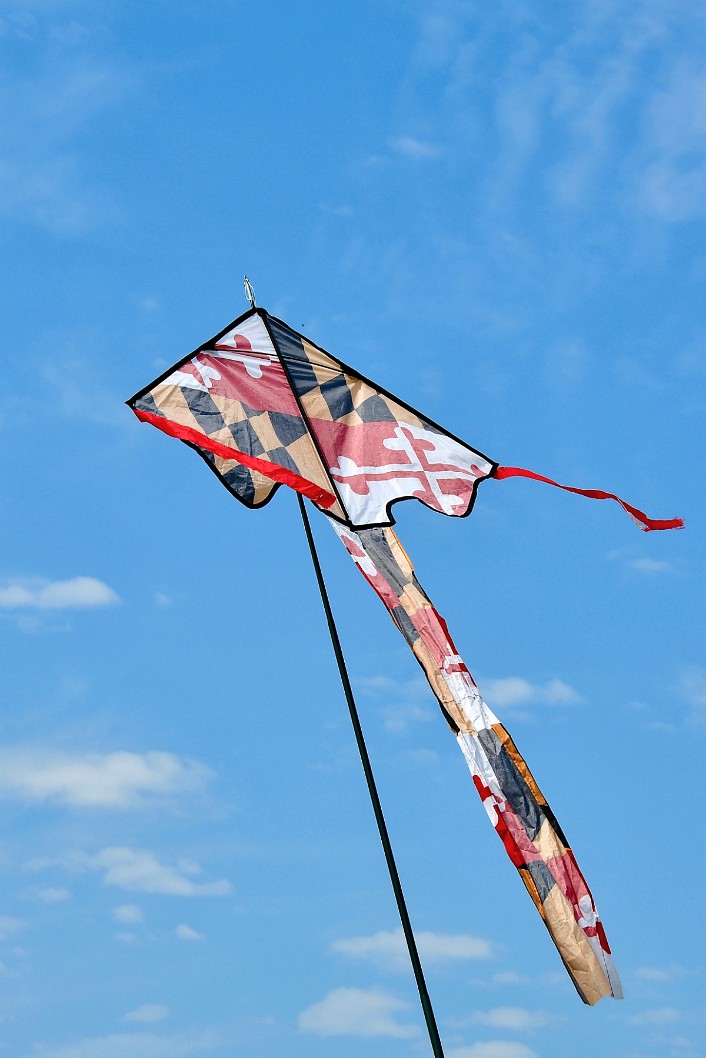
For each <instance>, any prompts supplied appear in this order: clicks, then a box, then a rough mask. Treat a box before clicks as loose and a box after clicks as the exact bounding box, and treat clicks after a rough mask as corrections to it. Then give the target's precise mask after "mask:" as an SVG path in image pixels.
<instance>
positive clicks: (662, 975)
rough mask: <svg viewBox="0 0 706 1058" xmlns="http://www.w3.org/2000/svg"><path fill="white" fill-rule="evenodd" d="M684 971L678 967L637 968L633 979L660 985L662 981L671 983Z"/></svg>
mask: <svg viewBox="0 0 706 1058" xmlns="http://www.w3.org/2000/svg"><path fill="white" fill-rule="evenodd" d="M683 972H684V971H683V970H682V968H681V967H680V966H674V965H670V966H638V968H637V970H635V977H637V978H638V979H639V980H640V981H652V982H654V984H662V983H663V982H664V981H673V980H674V979H675V978H677V977H680V976H681V975H682V973H683Z"/></svg>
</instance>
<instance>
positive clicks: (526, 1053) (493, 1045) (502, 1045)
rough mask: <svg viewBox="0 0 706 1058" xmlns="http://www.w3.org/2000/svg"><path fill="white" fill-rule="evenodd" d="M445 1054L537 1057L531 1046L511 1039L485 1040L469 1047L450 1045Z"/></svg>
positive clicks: (457, 1057)
mask: <svg viewBox="0 0 706 1058" xmlns="http://www.w3.org/2000/svg"><path fill="white" fill-rule="evenodd" d="M446 1054H447V1058H537V1055H536V1052H535V1051H533V1050H532V1048H531V1047H527V1046H526V1044H524V1043H515V1042H513V1041H512V1040H487V1041H486V1042H484V1043H472V1044H471V1045H470V1046H469V1047H452V1048H451V1050H450V1051H447V1052H446Z"/></svg>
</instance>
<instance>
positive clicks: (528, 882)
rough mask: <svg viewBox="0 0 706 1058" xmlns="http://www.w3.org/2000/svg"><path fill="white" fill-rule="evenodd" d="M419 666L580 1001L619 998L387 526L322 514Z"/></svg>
mask: <svg viewBox="0 0 706 1058" xmlns="http://www.w3.org/2000/svg"><path fill="white" fill-rule="evenodd" d="M329 521H330V522H331V524H332V526H333V528H334V529H335V530H336V533H337V534H338V536H339V537H340V539H341V540H342V541H343V544H344V545H345V547H346V550H347V551H348V553H349V554H350V556H351V557H352V559H353V561H354V562H355V563H356V565H357V566H358V568H359V570H360V572H361V573H362V574H363V576H364V577H365V579H366V580H367V581H368V583H369V584H370V585H371V587H372V588H373V589H374V590H375V591H376V592H377V594H378V595H379V596H380V598H381V599H382V601H383V603H384V605H385V606H386V607H387V609H388V611H389V613H390V616H391V617H392V620H393V621H394V622H395V624H396V625H397V627H398V628H399V630H400V632H401V633H402V635H403V636H404V638H405V639H406V640H407V643H408V644H409V646H410V647H411V648H412V651H413V653H414V655H415V657H416V658H417V661H418V662H419V664H420V665H421V667H422V669H423V670H424V674H425V675H426V678H427V680H428V681H429V684H430V686H431V689H432V691H433V692H434V694H435V696H436V698H437V700H438V702H439V705H440V706H441V709H442V711H443V713H444V716H445V717H446V720H447V722H448V724H449V726H450V727H451V729H452V730H453V732H454V734H455V736H456V740H457V741H458V744H459V746H460V747H461V750H462V752H463V755H464V757H465V758H466V763H467V764H468V767H469V770H470V772H471V775H472V776H473V783H474V785H475V787H476V790H477V791H478V794H479V795H480V798H481V800H482V802H483V806H484V808H485V810H486V812H487V813H488V816H489V818H490V821H491V823H492V824H493V826H494V827H495V830H496V831H497V833H498V835H499V836H500V839H501V840H502V842H503V845H504V846H505V850H506V852H507V854H508V856H509V857H510V859H511V860H512V862H513V864H514V865H515V867H516V868H517V870H518V872H519V874H520V877H521V879H522V881H523V882H524V884H525V886H526V887H527V890H528V892H529V894H530V896H531V897H532V900H533V901H534V904H535V906H536V908H537V910H538V911H539V914H540V915H541V917H542V919H543V921H544V923H545V925H546V927H547V929H548V930H549V933H550V935H551V938H552V940H553V941H554V943H555V944H556V946H557V949H558V951H559V954H560V956H561V958H562V960H563V962H564V965H565V966H566V969H567V970H568V972H569V976H570V977H571V980H572V981H573V983H574V985H575V986H576V990H577V992H578V993H579V995H580V996H581V999H582V1000H583V1001H584V1003H589V1004H591V1005H593V1004H594V1003H597V1002H598V1001H599V1000H600V999H602V998H603V997H604V996H613V997H614V998H615V999H622V997H623V993H622V988H621V985H620V977H619V976H618V972H617V970H616V968H615V965H614V963H613V957H612V955H611V951H610V947H609V945H608V941H607V938H606V935H605V931H604V929H603V926H602V924H601V921H600V919H599V917H598V912H597V910H596V905H595V903H594V901H593V897H592V895H591V891H590V889H589V888H588V885H587V884H586V881H585V879H584V877H583V875H582V873H581V871H580V870H579V866H578V864H577V862H576V859H575V857H574V854H573V852H572V851H571V848H570V847H569V845H568V843H567V840H566V838H565V836H564V834H563V832H562V830H561V828H560V826H559V824H558V823H557V821H556V819H555V817H554V813H553V812H552V810H551V809H550V807H549V805H548V804H547V802H546V799H545V798H544V796H543V795H542V792H541V790H540V789H539V787H538V785H537V783H536V782H535V780H534V777H533V775H532V773H531V772H530V770H529V768H528V767H527V764H526V763H525V761H524V759H523V758H522V756H521V755H520V753H519V751H518V749H517V747H516V746H515V743H514V742H513V741H512V738H511V737H510V735H509V734H508V732H507V731H506V729H505V728H504V727H503V725H502V724H501V723H500V722H499V720H498V718H497V717H496V716H494V714H493V713H492V712H491V710H490V709H489V708H488V706H487V705H486V704H485V702H484V701H483V699H482V698H481V696H480V693H479V691H478V688H477V686H476V684H475V681H474V679H473V677H472V676H471V674H470V672H469V671H468V669H467V668H466V666H465V664H464V662H463V660H462V658H460V657H459V655H458V652H457V650H456V647H455V646H454V644H453V641H452V639H451V636H450V635H449V631H448V629H447V627H446V622H445V621H444V619H443V617H441V615H440V614H439V613H438V612H437V611H436V610H435V608H434V606H433V605H432V603H431V600H430V599H429V597H428V596H427V595H426V593H425V592H424V590H423V588H422V587H421V585H420V583H419V581H418V580H417V578H416V577H415V575H414V567H413V566H412V564H411V562H410V560H409V558H408V556H407V554H406V552H405V551H404V549H403V547H402V545H401V544H400V542H399V540H398V539H397V536H396V534H395V532H394V530H393V529H391V528H379V529H361V530H359V531H358V532H353V531H352V530H350V529H347V528H345V527H344V526H342V525H340V524H338V523H337V522H335V521H334V520H333V519H329Z"/></svg>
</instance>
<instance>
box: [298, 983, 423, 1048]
mask: <svg viewBox="0 0 706 1058" xmlns="http://www.w3.org/2000/svg"><path fill="white" fill-rule="evenodd" d="M409 1007H410V1004H409V1003H405V1002H404V1000H402V999H397V998H396V997H395V996H393V995H390V994H389V993H388V992H383V991H382V990H380V989H371V990H366V989H362V988H335V989H334V990H333V991H332V992H329V993H328V995H327V996H325V997H324V999H322V1000H321V1001H320V1002H319V1003H314V1004H313V1005H312V1006H310V1007H307V1009H306V1010H303V1011H302V1012H301V1014H300V1015H299V1017H298V1019H297V1024H298V1025H299V1029H300V1031H301V1032H310V1033H312V1034H313V1035H315V1036H360V1037H364V1038H368V1037H374V1036H388V1037H391V1038H393V1039H411V1038H412V1037H414V1036H417V1035H418V1034H419V1028H418V1026H417V1025H409V1024H406V1025H403V1024H400V1023H399V1022H398V1021H397V1020H396V1015H397V1014H401V1013H402V1012H403V1011H407V1010H409Z"/></svg>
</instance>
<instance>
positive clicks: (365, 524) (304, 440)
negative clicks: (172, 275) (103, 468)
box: [127, 308, 681, 530]
mask: <svg viewBox="0 0 706 1058" xmlns="http://www.w3.org/2000/svg"><path fill="white" fill-rule="evenodd" d="M127 403H128V404H129V406H130V407H131V408H132V409H133V411H134V412H135V414H136V415H137V417H138V418H139V419H141V420H142V421H143V422H149V423H151V424H152V425H153V426H156V427H157V428H158V429H160V430H162V431H163V432H164V433H167V434H170V435H172V436H174V437H178V438H180V439H181V440H182V441H184V442H186V443H187V444H189V445H191V447H193V448H194V449H195V450H196V451H197V452H198V453H199V455H201V456H202V457H203V458H204V459H205V460H206V461H207V462H208V463H209V465H210V466H211V468H212V469H213V470H214V471H215V472H216V473H217V474H218V476H219V477H220V479H221V481H222V482H223V484H224V485H226V487H227V488H228V489H229V490H230V492H231V493H232V494H233V495H234V496H235V497H236V498H237V499H238V500H240V501H241V502H242V503H244V504H245V505H246V506H248V507H262V506H264V504H266V503H267V502H269V500H270V499H271V498H272V496H273V495H274V493H275V491H276V489H277V488H278V487H279V485H281V484H284V485H289V486H290V487H291V488H293V489H295V490H296V491H297V492H300V493H302V494H303V495H304V496H307V497H308V498H309V499H310V500H312V501H313V502H314V503H315V504H316V506H317V507H318V508H319V509H320V510H322V511H324V512H326V513H328V514H329V515H331V517H333V518H335V519H336V520H337V521H339V522H341V523H342V524H344V525H347V526H348V527H349V528H351V529H362V528H371V527H373V526H386V525H393V524H394V518H393V517H392V513H391V508H392V505H393V504H394V503H397V502H398V501H399V500H403V499H412V498H414V499H418V500H420V501H421V502H422V503H424V504H426V506H427V507H430V508H431V509H432V510H435V511H439V512H440V513H442V514H448V515H453V516H457V517H462V516H464V515H467V514H469V513H470V511H471V509H472V507H473V503H474V500H475V495H476V489H477V486H478V484H479V482H481V481H483V480H485V479H486V478H489V477H493V478H495V479H497V480H501V479H503V478H506V477H516V476H522V477H530V478H534V479H536V480H540V481H544V482H547V483H548V484H553V485H556V484H557V483H556V482H553V481H551V479H550V478H546V477H543V476H542V475H539V474H534V473H533V472H532V471H524V470H521V469H519V468H514V467H501V466H499V465H498V464H497V463H496V462H494V461H493V460H491V459H489V458H488V457H487V456H484V455H483V454H482V453H481V452H479V451H477V450H476V449H473V448H471V447H470V446H469V445H467V444H466V443H465V442H463V441H461V440H459V439H458V438H457V437H454V436H453V435H452V434H450V433H448V431H445V430H442V429H441V428H440V427H439V426H437V425H436V424H435V423H433V422H431V421H430V420H429V419H426V418H424V417H423V416H422V415H421V414H420V413H419V412H417V411H415V410H414V409H413V408H411V407H410V406H409V405H407V404H404V403H403V402H402V401H400V400H399V398H397V397H394V396H393V395H392V394H391V393H388V392H386V391H385V390H384V389H382V388H381V387H379V386H376V385H375V384H374V383H372V382H370V381H368V380H367V379H365V378H363V377H362V376H361V375H359V374H357V373H356V372H355V371H353V369H352V368H349V367H347V366H346V365H345V364H343V363H342V362H341V361H340V360H337V359H335V358H334V357H333V356H331V355H330V353H327V352H325V351H324V350H323V349H320V348H319V347H318V346H316V345H314V344H313V343H312V342H310V341H309V339H308V338H305V337H304V336H303V335H301V334H299V333H297V332H296V331H294V330H292V328H291V327H288V326H287V324H286V323H283V322H282V321H281V320H278V319H275V317H274V316H270V315H269V313H267V312H265V310H264V309H260V308H254V309H251V310H250V312H247V313H245V314H244V315H243V316H241V317H239V318H238V319H237V320H235V321H234V322H233V323H231V324H230V325H229V326H228V327H227V328H226V329H225V330H223V331H221V332H220V333H219V334H217V335H216V336H215V337H214V338H212V339H211V340H210V341H208V342H205V343H204V344H203V345H202V346H200V347H199V348H198V349H197V350H196V351H195V352H194V353H192V354H190V356H188V357H185V358H184V359H183V360H182V361H180V363H178V364H176V365H175V366H174V367H172V368H170V369H169V370H168V371H167V372H165V374H163V375H162V376H161V377H160V378H158V379H156V380H155V381H154V382H152V383H150V385H149V386H147V387H146V388H145V389H143V390H141V391H140V392H139V393H138V394H136V396H134V397H132V398H131V400H129V401H128V402H127ZM558 487H560V488H568V486H563V485H562V486H558ZM569 491H571V492H577V493H580V494H581V495H587V496H592V497H593V498H600V499H607V498H610V499H615V500H618V502H619V503H621V504H622V505H623V507H624V508H625V509H626V510H627V511H628V513H629V514H630V515H631V516H632V517H633V518H634V519H635V520H636V521H637V523H638V524H639V525H640V527H641V528H642V529H645V530H649V529H667V528H676V527H678V526H679V525H681V522H680V521H679V520H678V519H672V520H670V521H655V520H653V519H649V518H648V517H647V516H646V515H644V514H642V512H641V511H638V510H637V509H636V508H634V507H630V506H629V505H627V504H625V503H623V501H622V500H620V499H619V498H618V497H617V496H614V495H613V494H612V493H604V492H601V493H598V492H596V491H591V490H585V489H573V488H570V489H569Z"/></svg>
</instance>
